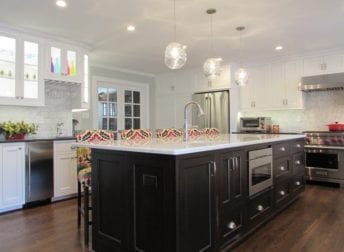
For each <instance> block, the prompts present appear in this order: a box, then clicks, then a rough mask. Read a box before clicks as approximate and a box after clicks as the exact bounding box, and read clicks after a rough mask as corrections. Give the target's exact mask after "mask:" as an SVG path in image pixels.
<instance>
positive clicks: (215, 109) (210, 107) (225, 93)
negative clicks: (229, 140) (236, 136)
mask: <svg viewBox="0 0 344 252" xmlns="http://www.w3.org/2000/svg"><path fill="white" fill-rule="evenodd" d="M192 100H193V101H195V102H198V103H199V104H200V105H201V107H202V108H203V110H204V113H205V115H204V116H200V117H198V116H197V111H196V110H193V114H192V125H193V126H196V125H197V126H198V127H199V128H200V129H202V128H217V129H219V130H220V132H221V133H229V129H230V120H229V118H230V116H229V111H230V110H229V90H220V91H212V92H199V93H195V94H193V95H192Z"/></svg>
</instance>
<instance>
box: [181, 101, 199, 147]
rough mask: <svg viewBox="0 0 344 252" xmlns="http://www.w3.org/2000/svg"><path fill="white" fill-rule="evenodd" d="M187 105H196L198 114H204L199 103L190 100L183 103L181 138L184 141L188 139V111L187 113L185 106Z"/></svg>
mask: <svg viewBox="0 0 344 252" xmlns="http://www.w3.org/2000/svg"><path fill="white" fill-rule="evenodd" d="M189 105H196V106H197V108H198V116H202V115H204V111H203V109H202V108H201V105H199V103H197V102H194V101H191V102H188V103H186V104H185V107H184V137H183V140H184V142H186V141H187V140H188V139H189V134H188V113H187V108H188V106H189Z"/></svg>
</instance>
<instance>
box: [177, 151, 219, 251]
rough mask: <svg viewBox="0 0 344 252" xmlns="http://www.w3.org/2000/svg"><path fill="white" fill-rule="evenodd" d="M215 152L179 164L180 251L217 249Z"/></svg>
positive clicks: (184, 160) (183, 160) (191, 157)
mask: <svg viewBox="0 0 344 252" xmlns="http://www.w3.org/2000/svg"><path fill="white" fill-rule="evenodd" d="M213 160H214V159H213V156H212V155H202V156H199V155H198V156H190V158H185V159H182V160H180V163H179V167H178V169H179V181H180V184H179V190H178V191H179V195H177V198H179V208H180V209H179V210H178V209H177V211H178V212H179V213H180V215H181V216H180V218H179V229H180V232H179V235H180V236H179V240H180V243H179V246H180V248H179V251H182V252H189V251H212V250H213V249H214V230H215V227H214V224H215V221H214V216H215V214H216V213H214V212H215V206H214V182H213V181H214V175H215V163H214V161H213Z"/></svg>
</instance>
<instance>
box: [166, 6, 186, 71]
mask: <svg viewBox="0 0 344 252" xmlns="http://www.w3.org/2000/svg"><path fill="white" fill-rule="evenodd" d="M173 15H174V41H177V39H176V37H177V24H176V0H174V1H173ZM186 60H187V55H186V46H185V45H182V44H180V43H178V42H171V43H169V44H168V45H167V47H166V49H165V65H166V66H167V67H168V68H170V69H180V68H182V67H183V66H184V65H185V63H186Z"/></svg>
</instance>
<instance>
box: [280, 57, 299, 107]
mask: <svg viewBox="0 0 344 252" xmlns="http://www.w3.org/2000/svg"><path fill="white" fill-rule="evenodd" d="M301 76H302V61H301V60H295V61H290V62H287V63H286V65H285V93H286V100H285V101H284V106H285V107H288V108H303V101H302V91H301V90H300V80H301Z"/></svg>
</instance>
